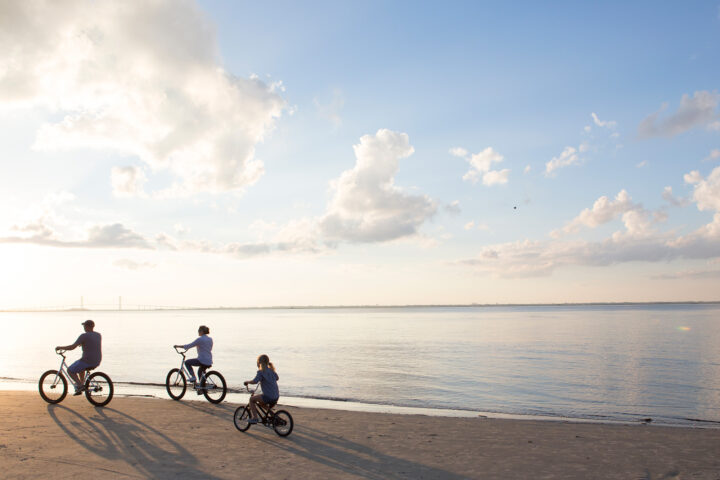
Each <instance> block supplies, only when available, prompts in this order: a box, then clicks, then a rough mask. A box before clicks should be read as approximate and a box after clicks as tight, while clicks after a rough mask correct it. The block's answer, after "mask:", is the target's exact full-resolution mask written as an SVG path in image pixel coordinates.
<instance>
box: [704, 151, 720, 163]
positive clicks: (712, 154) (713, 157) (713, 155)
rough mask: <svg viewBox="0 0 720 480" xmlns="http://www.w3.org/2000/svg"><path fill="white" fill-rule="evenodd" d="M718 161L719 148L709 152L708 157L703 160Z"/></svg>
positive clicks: (719, 155)
mask: <svg viewBox="0 0 720 480" xmlns="http://www.w3.org/2000/svg"><path fill="white" fill-rule="evenodd" d="M718 159H720V148H715V149H713V151H711V152H710V155H708V156H707V157H705V158H703V161H705V162H707V161H709V160H718Z"/></svg>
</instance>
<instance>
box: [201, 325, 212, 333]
mask: <svg viewBox="0 0 720 480" xmlns="http://www.w3.org/2000/svg"><path fill="white" fill-rule="evenodd" d="M198 331H199V332H200V333H201V334H203V335H207V334H209V333H210V329H209V328H208V327H206V326H205V325H200V328H198Z"/></svg>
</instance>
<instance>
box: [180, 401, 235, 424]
mask: <svg viewBox="0 0 720 480" xmlns="http://www.w3.org/2000/svg"><path fill="white" fill-rule="evenodd" d="M178 404H179V405H180V406H182V407H183V408H187V409H190V410H193V411H195V412H200V413H204V414H205V415H211V416H213V417H217V418H221V419H223V420H227V419H228V416H229V418H230V419H232V416H233V414H234V413H235V409H236V408H237V405H231V404H229V403H220V404H212V403H205V402H202V401H194V400H190V401H187V402H181V401H178Z"/></svg>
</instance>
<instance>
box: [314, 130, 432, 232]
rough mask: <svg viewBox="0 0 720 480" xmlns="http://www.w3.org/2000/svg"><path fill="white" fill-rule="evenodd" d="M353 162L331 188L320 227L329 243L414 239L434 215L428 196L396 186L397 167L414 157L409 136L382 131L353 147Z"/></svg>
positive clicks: (364, 138)
mask: <svg viewBox="0 0 720 480" xmlns="http://www.w3.org/2000/svg"><path fill="white" fill-rule="evenodd" d="M353 149H354V151H355V157H356V159H357V162H356V164H355V166H354V167H353V168H352V169H350V170H347V171H345V172H343V173H342V175H340V177H339V178H338V179H336V180H334V181H333V182H332V183H331V190H332V191H333V198H332V200H331V201H330V203H329V205H328V209H327V212H326V214H325V215H324V216H323V217H322V218H321V219H320V221H319V224H318V226H319V229H320V232H321V235H322V236H323V238H324V239H325V240H326V241H329V242H331V243H332V242H339V241H346V242H382V241H388V240H394V239H398V238H401V237H407V236H413V235H416V234H417V233H418V229H419V228H420V226H421V225H422V224H423V223H424V222H425V221H426V220H428V219H429V218H430V217H432V216H433V215H434V214H435V212H436V211H437V205H436V203H435V201H433V200H432V199H430V198H429V197H427V196H426V195H410V194H408V193H406V192H405V191H404V190H403V189H401V188H400V187H397V186H396V185H395V184H394V177H395V174H396V173H397V169H398V165H399V161H400V160H401V159H403V158H407V157H409V156H410V155H412V153H413V152H414V149H413V147H412V146H411V145H410V142H409V139H408V136H407V134H405V133H398V132H393V131H390V130H386V129H381V130H378V132H377V133H376V134H375V135H365V136H363V137H362V138H360V143H359V144H357V145H354V146H353Z"/></svg>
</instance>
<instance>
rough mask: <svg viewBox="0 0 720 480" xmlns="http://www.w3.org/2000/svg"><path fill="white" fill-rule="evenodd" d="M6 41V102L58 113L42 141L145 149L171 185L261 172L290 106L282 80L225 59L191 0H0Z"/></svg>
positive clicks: (211, 185) (177, 190) (175, 191)
mask: <svg viewBox="0 0 720 480" xmlns="http://www.w3.org/2000/svg"><path fill="white" fill-rule="evenodd" d="M0 50H2V52H3V55H2V56H0V108H24V107H33V106H40V107H44V108H47V109H49V110H50V111H51V112H53V118H57V117H58V114H59V120H58V121H53V122H49V123H46V124H45V125H44V126H43V127H42V128H41V129H40V131H39V132H38V133H37V138H36V143H35V147H36V148H38V149H44V150H54V149H61V148H79V147H92V148H102V149H112V150H116V151H120V152H124V153H130V154H134V155H137V156H138V157H139V159H140V160H142V161H143V162H144V163H145V164H146V165H147V166H149V167H150V170H151V171H153V172H154V171H159V170H166V171H169V172H170V173H171V174H173V175H174V177H175V184H174V185H173V186H172V187H171V188H169V189H167V190H166V191H164V192H163V193H162V195H164V196H177V195H191V194H194V193H197V192H226V191H241V190H242V189H244V188H245V187H247V186H249V185H252V184H253V183H255V182H256V181H257V180H258V179H259V178H260V176H262V174H263V172H264V167H263V163H262V162H261V161H260V160H258V159H257V158H255V145H256V144H257V143H258V142H260V141H262V140H263V138H264V137H265V136H266V135H267V134H268V132H269V131H270V130H271V129H272V128H273V126H274V122H275V121H276V119H277V118H279V117H280V116H281V115H282V113H283V111H284V110H285V108H286V103H285V101H284V100H283V99H282V98H281V97H280V96H279V94H278V93H277V92H278V91H279V90H281V84H279V83H276V84H266V83H265V82H263V81H261V80H260V79H259V78H257V77H255V76H251V77H250V78H240V77H237V76H233V75H232V74H230V73H228V72H226V71H225V70H224V69H223V68H222V67H221V66H220V65H219V55H218V53H217V48H216V43H215V37H214V32H213V29H212V27H211V25H210V24H209V22H208V21H207V19H206V18H205V17H204V15H203V14H202V13H201V11H200V10H199V8H198V7H197V5H196V4H195V3H194V2H192V1H190V0H178V1H171V0H154V1H151V2H142V3H138V2H85V1H81V0H68V1H64V2H61V3H58V2H54V1H50V0H46V1H43V0H28V1H24V2H1V3H0Z"/></svg>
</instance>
